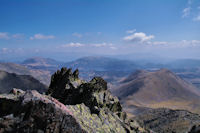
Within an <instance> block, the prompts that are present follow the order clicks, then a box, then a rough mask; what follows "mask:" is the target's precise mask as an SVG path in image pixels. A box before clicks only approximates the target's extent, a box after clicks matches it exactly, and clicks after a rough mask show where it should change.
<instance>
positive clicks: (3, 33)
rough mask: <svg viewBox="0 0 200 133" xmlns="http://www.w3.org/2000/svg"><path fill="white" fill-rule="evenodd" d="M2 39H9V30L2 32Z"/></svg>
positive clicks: (0, 36)
mask: <svg viewBox="0 0 200 133" xmlns="http://www.w3.org/2000/svg"><path fill="white" fill-rule="evenodd" d="M0 39H6V40H8V39H9V36H8V33H7V32H0Z"/></svg>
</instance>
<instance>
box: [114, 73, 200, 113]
mask: <svg viewBox="0 0 200 133" xmlns="http://www.w3.org/2000/svg"><path fill="white" fill-rule="evenodd" d="M113 93H114V94H115V95H117V96H118V97H119V98H120V99H121V101H122V103H123V105H124V107H125V108H126V109H127V111H128V112H130V113H133V114H134V113H137V112H136V111H137V110H135V108H136V107H148V108H159V107H166V108H171V109H186V110H189V111H192V112H195V113H200V91H199V90H198V89H197V88H196V87H194V86H193V85H192V84H190V83H188V82H186V81H184V80H182V79H181V78H179V77H178V76H176V75H175V74H174V73H172V72H171V71H169V70H167V69H161V70H159V71H155V72H148V71H137V72H135V73H133V74H132V75H130V76H129V77H128V78H126V79H124V80H123V81H121V82H120V85H119V87H118V88H117V89H116V90H113Z"/></svg>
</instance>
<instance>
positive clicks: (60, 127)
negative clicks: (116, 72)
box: [0, 68, 149, 133]
mask: <svg viewBox="0 0 200 133" xmlns="http://www.w3.org/2000/svg"><path fill="white" fill-rule="evenodd" d="M78 75H79V72H78V70H75V71H74V72H72V70H71V69H67V68H62V69H61V70H59V71H57V72H56V73H55V74H54V75H53V76H52V78H51V84H50V87H49V89H48V91H47V93H46V95H45V94H40V93H38V92H37V91H35V90H28V91H26V92H25V91H22V90H19V89H13V90H12V91H11V92H10V94H1V95H0V133H7V132H15V133H96V132H99V133H123V132H124V133H126V132H130V133H132V132H133V133H134V132H149V131H147V130H144V129H143V128H141V127H140V126H139V124H138V123H137V122H136V121H134V120H130V119H128V118H127V116H126V113H125V112H123V111H122V107H121V105H120V103H119V100H118V98H117V97H113V96H112V95H111V94H110V92H109V91H108V90H107V83H106V82H105V81H104V80H103V79H102V78H100V77H95V78H93V79H92V80H91V81H90V82H85V81H82V80H80V79H79V77H78Z"/></svg>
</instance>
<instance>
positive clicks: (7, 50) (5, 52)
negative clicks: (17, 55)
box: [0, 48, 12, 54]
mask: <svg viewBox="0 0 200 133" xmlns="http://www.w3.org/2000/svg"><path fill="white" fill-rule="evenodd" d="M11 52H12V50H11V49H8V48H2V49H1V50H0V53H3V54H7V53H11Z"/></svg>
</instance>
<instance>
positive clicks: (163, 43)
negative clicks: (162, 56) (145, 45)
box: [152, 41, 168, 45]
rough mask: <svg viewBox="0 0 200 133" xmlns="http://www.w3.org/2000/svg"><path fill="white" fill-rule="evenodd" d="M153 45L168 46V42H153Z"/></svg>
mask: <svg viewBox="0 0 200 133" xmlns="http://www.w3.org/2000/svg"><path fill="white" fill-rule="evenodd" d="M152 44H154V45H166V44H168V42H163V41H162V42H152Z"/></svg>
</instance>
